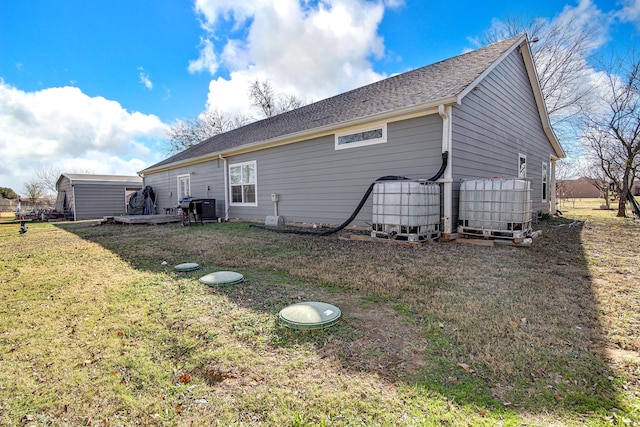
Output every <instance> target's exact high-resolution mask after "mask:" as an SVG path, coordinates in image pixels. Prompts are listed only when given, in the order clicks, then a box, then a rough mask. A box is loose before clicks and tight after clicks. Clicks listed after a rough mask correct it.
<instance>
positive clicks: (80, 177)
mask: <svg viewBox="0 0 640 427" xmlns="http://www.w3.org/2000/svg"><path fill="white" fill-rule="evenodd" d="M63 176H65V177H67V178H68V179H69V181H71V183H72V184H73V183H76V182H101V183H114V184H127V185H129V184H131V185H134V184H137V185H141V184H142V178H140V177H139V176H136V175H95V174H84V173H63V174H62V175H60V177H59V178H58V182H60V179H62V177H63Z"/></svg>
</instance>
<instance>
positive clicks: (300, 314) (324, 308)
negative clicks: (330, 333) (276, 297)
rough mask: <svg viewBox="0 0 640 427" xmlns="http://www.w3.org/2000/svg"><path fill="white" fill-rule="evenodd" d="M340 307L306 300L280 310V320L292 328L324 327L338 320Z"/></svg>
mask: <svg viewBox="0 0 640 427" xmlns="http://www.w3.org/2000/svg"><path fill="white" fill-rule="evenodd" d="M340 315H341V312H340V309H339V308H338V307H336V306H335V305H331V304H327V303H325V302H317V301H308V302H300V303H297V304H292V305H290V306H288V307H285V308H283V309H282V310H280V315H279V318H280V321H281V322H282V323H284V324H285V325H287V326H289V327H290V328H294V329H320V328H326V327H329V326H331V325H333V324H334V323H336V322H337V321H338V320H340Z"/></svg>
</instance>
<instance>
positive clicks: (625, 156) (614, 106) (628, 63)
mask: <svg viewBox="0 0 640 427" xmlns="http://www.w3.org/2000/svg"><path fill="white" fill-rule="evenodd" d="M605 69H606V71H607V73H606V76H605V82H604V85H603V86H604V87H605V88H606V92H605V93H604V94H603V96H602V101H603V102H604V105H606V108H605V109H603V110H602V111H601V112H599V111H594V112H592V113H590V114H589V116H588V118H587V120H586V123H585V132H584V134H583V138H584V141H585V145H586V148H587V149H588V152H589V155H590V157H591V158H592V159H593V161H594V162H596V163H597V164H598V165H599V167H600V168H601V170H602V171H603V173H604V175H605V176H606V177H607V178H608V179H609V180H610V182H611V183H612V184H613V186H614V188H615V191H616V192H617V193H618V195H619V199H618V214H617V215H618V216H619V217H624V216H626V198H627V195H628V193H629V190H630V189H631V188H632V187H633V183H634V180H635V179H636V178H637V177H638V172H640V57H638V56H637V55H635V54H632V55H628V56H626V57H625V58H622V59H621V58H617V59H614V60H613V61H612V62H611V63H610V65H609V66H607V67H605Z"/></svg>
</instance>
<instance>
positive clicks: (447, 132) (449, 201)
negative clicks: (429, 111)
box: [438, 104, 453, 235]
mask: <svg viewBox="0 0 640 427" xmlns="http://www.w3.org/2000/svg"><path fill="white" fill-rule="evenodd" d="M438 114H439V115H440V117H442V153H448V155H449V159H448V162H447V167H446V168H445V170H444V174H443V176H442V177H441V178H440V179H439V180H438V182H440V183H442V186H443V193H444V195H443V202H444V207H443V230H442V232H443V233H444V234H445V235H447V234H451V233H453V227H452V225H453V224H452V218H453V178H452V172H451V145H452V144H451V106H450V105H448V106H445V105H444V104H440V105H438Z"/></svg>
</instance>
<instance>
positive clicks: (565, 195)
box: [556, 177, 604, 199]
mask: <svg viewBox="0 0 640 427" xmlns="http://www.w3.org/2000/svg"><path fill="white" fill-rule="evenodd" d="M556 192H557V196H558V197H559V198H561V199H602V198H603V197H604V194H602V191H601V190H600V189H599V188H598V187H596V186H595V185H593V183H592V182H591V181H590V180H589V179H588V178H584V177H583V178H578V179H566V180H558V183H557V186H556Z"/></svg>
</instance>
